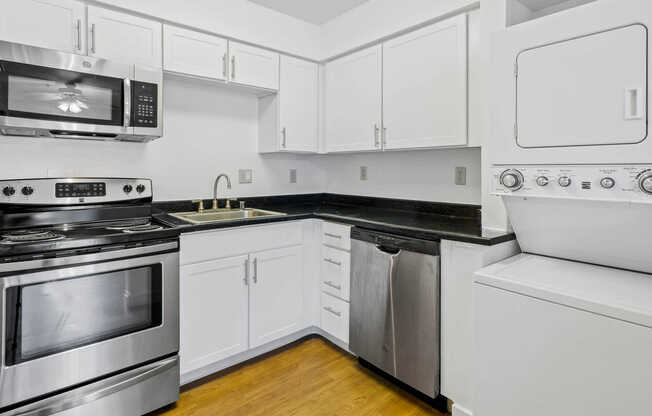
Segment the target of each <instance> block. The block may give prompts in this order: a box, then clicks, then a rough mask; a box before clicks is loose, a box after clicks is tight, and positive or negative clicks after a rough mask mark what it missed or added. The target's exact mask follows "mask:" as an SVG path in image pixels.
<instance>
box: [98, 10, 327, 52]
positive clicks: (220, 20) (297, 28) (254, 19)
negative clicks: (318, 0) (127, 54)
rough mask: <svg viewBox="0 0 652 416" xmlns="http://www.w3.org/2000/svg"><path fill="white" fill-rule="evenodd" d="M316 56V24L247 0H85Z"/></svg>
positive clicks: (319, 37)
mask: <svg viewBox="0 0 652 416" xmlns="http://www.w3.org/2000/svg"><path fill="white" fill-rule="evenodd" d="M88 2H89V3H97V4H100V5H108V6H113V7H117V8H122V9H128V10H130V11H133V12H137V13H141V14H145V15H148V16H150V17H155V18H157V19H162V20H167V21H170V22H174V23H178V24H182V25H186V26H191V27H193V28H197V29H202V30H207V31H209V32H212V33H217V34H219V35H222V36H227V37H231V38H234V39H238V40H242V41H245V42H249V43H255V44H257V45H260V46H264V47H267V48H270V49H275V50H279V51H282V52H286V53H290V54H294V55H298V56H302V57H305V58H309V59H315V60H317V59H318V58H319V57H320V55H321V54H320V48H319V46H320V43H321V30H320V27H319V26H317V25H314V24H311V23H307V22H304V21H302V20H299V19H295V18H293V17H290V16H287V15H285V14H282V13H279V12H276V11H274V10H271V9H268V8H265V7H262V6H259V5H257V4H255V3H251V2H249V1H248V0H190V1H182V0H95V1H94V0H89V1H88Z"/></svg>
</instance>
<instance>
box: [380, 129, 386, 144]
mask: <svg viewBox="0 0 652 416" xmlns="http://www.w3.org/2000/svg"><path fill="white" fill-rule="evenodd" d="M381 142H382V143H383V146H387V127H385V125H384V124H383V129H382V134H381Z"/></svg>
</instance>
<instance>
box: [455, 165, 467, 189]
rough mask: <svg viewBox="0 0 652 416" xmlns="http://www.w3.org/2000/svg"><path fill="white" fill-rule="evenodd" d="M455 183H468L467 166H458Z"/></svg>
mask: <svg viewBox="0 0 652 416" xmlns="http://www.w3.org/2000/svg"><path fill="white" fill-rule="evenodd" d="M455 185H466V168H465V167H460V166H458V167H456V168H455Z"/></svg>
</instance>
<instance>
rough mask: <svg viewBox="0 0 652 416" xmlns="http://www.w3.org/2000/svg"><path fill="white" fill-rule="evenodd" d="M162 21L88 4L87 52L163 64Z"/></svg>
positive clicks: (154, 65) (127, 60) (140, 63)
mask: <svg viewBox="0 0 652 416" xmlns="http://www.w3.org/2000/svg"><path fill="white" fill-rule="evenodd" d="M161 38H162V25H161V24H160V23H159V22H155V21H153V20H148V19H143V18H140V17H136V16H131V15H128V14H124V13H119V12H116V11H113V10H107V9H103V8H101V7H95V6H88V43H89V44H88V54H89V55H90V56H94V57H97V58H106V59H113V60H116V61H122V62H128V63H133V64H139V65H147V66H152V67H157V68H160V67H161V66H162V64H163V62H162V54H163V53H162V49H163V46H162V41H161Z"/></svg>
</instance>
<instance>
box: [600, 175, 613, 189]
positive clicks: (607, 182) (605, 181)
mask: <svg viewBox="0 0 652 416" xmlns="http://www.w3.org/2000/svg"><path fill="white" fill-rule="evenodd" d="M600 186H602V187H603V188H604V189H611V188H613V187H614V186H616V181H615V180H614V178H610V177H606V178H602V180H600Z"/></svg>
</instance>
